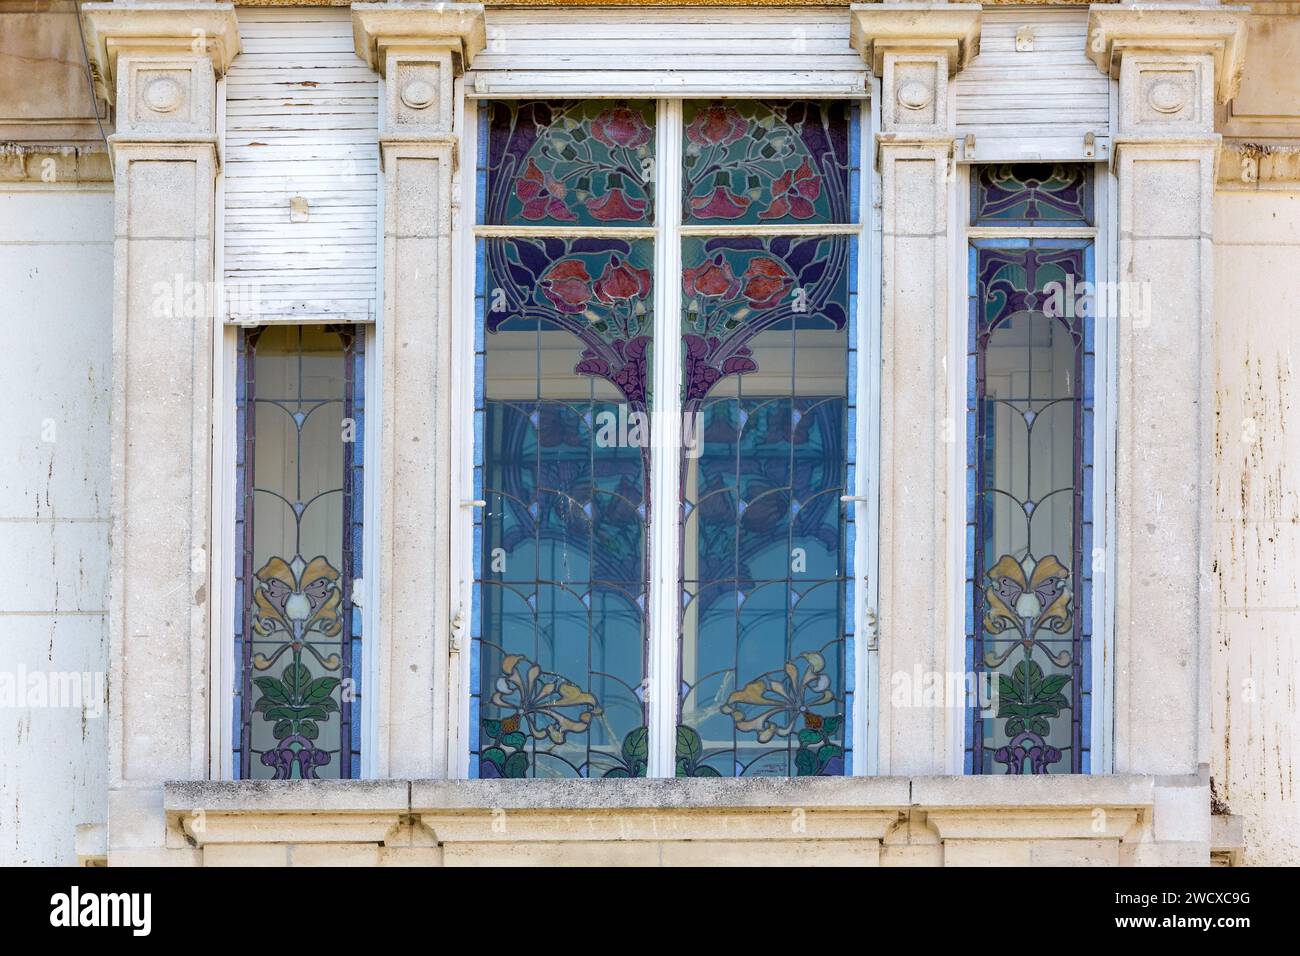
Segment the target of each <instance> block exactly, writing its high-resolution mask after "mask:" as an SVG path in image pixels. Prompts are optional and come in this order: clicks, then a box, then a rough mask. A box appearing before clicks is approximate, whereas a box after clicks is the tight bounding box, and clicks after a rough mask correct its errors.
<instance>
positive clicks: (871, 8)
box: [849, 3, 982, 76]
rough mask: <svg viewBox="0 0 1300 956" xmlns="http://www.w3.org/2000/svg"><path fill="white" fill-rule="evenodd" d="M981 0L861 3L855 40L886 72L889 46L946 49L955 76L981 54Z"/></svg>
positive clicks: (855, 12) (855, 13)
mask: <svg viewBox="0 0 1300 956" xmlns="http://www.w3.org/2000/svg"><path fill="white" fill-rule="evenodd" d="M981 9H982V8H981V7H980V5H979V4H978V3H889V4H881V3H855V4H853V5H852V6H851V7H849V15H850V16H851V17H852V18H853V20H852V24H851V26H850V28H849V31H850V32H849V42H851V43H852V44H853V48H854V49H855V50H857V51H858V52H859V53H861V54H862V57H863V59H865V60H866V61H867V63H868V64H870V66H871V72H872V73H874V74H875V75H876V76H880V75H881V67H882V63H883V60H884V54H885V51H886V50H898V49H906V50H922V49H929V50H942V51H943V52H944V53H946V54H947V57H948V72H949V74H950V75H951V74H953V73H956V72H958V71H959V70H961V69H962V68H963V67H965V66H966V64H967V63H969V62H970V61H971V59H972V58H973V57H974V56H975V55H976V54H977V53H979V46H980V13H981Z"/></svg>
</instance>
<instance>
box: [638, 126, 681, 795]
mask: <svg viewBox="0 0 1300 956" xmlns="http://www.w3.org/2000/svg"><path fill="white" fill-rule="evenodd" d="M657 127H658V133H657V136H658V142H657V144H656V146H657V148H656V151H655V152H656V165H657V168H656V170H655V182H656V189H655V194H656V197H655V198H656V201H655V209H656V215H657V217H658V221H657V223H656V226H657V229H658V241H657V242H656V244H655V321H654V351H653V353H652V354H653V376H654V377H653V381H654V389H653V394H652V399H651V408H650V413H651V426H650V437H651V449H652V455H651V469H652V473H651V481H650V496H651V497H650V513H649V520H650V527H649V533H650V569H651V570H650V581H649V590H650V627H649V631H648V639H649V649H648V653H649V660H648V669H647V670H648V675H649V684H648V695H649V708H648V709H649V720H650V754H649V761H648V764H649V766H648V770H647V774H648V775H649V776H651V777H671V776H674V774H675V749H676V738H677V710H678V703H677V654H678V650H677V644H678V627H677V621H678V591H679V590H680V588H679V585H678V577H679V574H678V560H679V555H678V550H679V549H678V543H679V542H678V536H679V534H680V531H679V523H680V520H681V517H680V510H681V509H680V507H679V506H678V503H679V502H680V501H681V489H680V488H679V487H678V483H679V480H680V479H679V474H680V468H679V457H680V456H679V455H678V449H679V448H680V447H681V424H682V412H681V362H680V361H679V355H678V353H679V351H680V349H679V348H678V344H677V343H678V339H679V337H680V330H681V294H680V293H679V292H678V288H679V283H680V281H681V280H680V275H681V195H680V193H681V147H682V104H681V101H680V100H661V101H660V103H659V120H658V123H657Z"/></svg>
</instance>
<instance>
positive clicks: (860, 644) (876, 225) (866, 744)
mask: <svg viewBox="0 0 1300 956" xmlns="http://www.w3.org/2000/svg"><path fill="white" fill-rule="evenodd" d="M878 94H879V84H878V83H876V82H874V81H872V86H871V92H870V95H869V96H868V95H867V92H866V91H864V92H863V94H862V95H861V96H856V97H852V98H853V99H857V100H859V101H860V102H861V114H860V115H861V120H860V122H859V127H858V134H859V136H860V137H861V143H860V148H861V152H860V156H861V161H860V165H861V170H860V175H861V177H862V179H861V182H860V193H859V195H860V196H861V200H860V213H859V221H858V222H857V223H856V224H847V227H846V225H830V226H824V227H823V226H816V227H809V226H803V227H789V226H786V227H784V228H783V227H781V226H758V227H743V234H745V235H749V234H773V235H775V234H789V233H791V232H801V233H804V234H809V233H816V234H826V235H851V236H853V237H854V238H855V239H856V240H857V242H858V275H857V277H856V281H857V288H858V312H857V314H856V315H855V316H854V317H853V321H856V322H857V323H858V352H857V359H858V370H857V371H858V376H857V380H858V393H857V396H856V403H857V409H858V414H857V435H856V441H857V448H858V457H857V472H856V474H857V487H856V488H854V489H853V497H854V498H855V499H857V500H855V501H853V502H849V503H846V504H845V507H853V508H856V509H857V513H856V515H855V528H856V534H855V538H854V542H855V552H854V568H855V582H854V602H855V615H854V626H855V628H856V633H855V634H854V635H853V636H852V637H851V638H850V640H853V641H854V644H855V648H854V663H855V673H854V706H855V707H856V708H857V710H856V712H855V714H854V718H855V719H854V722H853V726H854V735H853V741H852V746H853V751H854V755H855V759H854V760H853V775H854V776H867V775H871V774H874V773H876V772H877V744H876V738H877V733H876V731H877V697H878V694H877V689H878V685H879V675H878V649H877V646H876V642H875V631H874V617H875V615H874V610H873V609H874V608H875V606H876V587H877V574H876V567H877V562H878V558H879V553H878V535H877V533H876V529H877V528H878V519H879V460H880V456H879V418H880V391H879V389H880V377H879V367H880V361H879V355H880V294H879V293H880V263H879V256H878V255H877V254H876V251H877V250H878V249H879V241H880V240H879V230H880V216H879V200H878V198H877V197H878V196H879V183H878V175H877V174H876V172H875V169H874V165H875V164H874V163H873V162H872V161H871V160H872V157H873V156H874V153H875V138H876V133H877V132H878V131H879V128H880V122H879V109H878V104H879V95H878ZM538 95H544V94H542V93H539V94H538ZM822 95H823V96H824V95H825V94H822ZM609 96H610V94H609V92H608V91H606V92H604V93H603V94H602V92H601V87H600V85H599V83H598V82H596V81H595V78H593V83H592V86H591V88H590V89H589V90H587V91H583V92H578V91H570V90H567V89H566V90H565V91H564V98H566V99H568V98H578V99H583V98H586V99H602V98H604V99H608V98H609ZM810 96H812V97H816V96H817V94H813V93H810V92H809V91H808V90H807V89H804V88H793V89H792V88H791V87H789V86H788V85H783V83H782V79H781V75H780V74H779V73H774V74H773V76H772V77H771V80H770V82H769V84H768V85H766V86H764V87H763V88H761V89H753V90H750V91H748V93H747V94H746V98H753V97H760V98H763V99H801V98H802V99H806V98H809V97H810ZM492 98H503V99H518V98H519V97H518V95H517V94H515V93H514V92H513V91H512V92H511V93H509V94H503V95H501V96H500V97H492V96H485V95H483V94H481V93H479V92H477V91H471V90H469V89H467V88H466V84H465V82H464V80H463V79H461V80H458V81H457V90H456V103H457V128H458V129H460V130H461V131H462V132H461V136H460V143H461V150H460V162H459V164H458V172H457V182H456V183H455V185H454V189H455V190H456V195H457V197H458V200H457V202H456V203H455V204H454V207H455V210H456V217H457V218H456V222H455V223H454V226H453V228H454V230H455V237H454V244H455V249H456V251H457V255H458V256H459V258H460V262H459V267H458V268H457V270H456V272H455V277H456V281H457V283H458V288H457V289H456V290H455V307H454V312H453V328H452V350H453V355H454V358H453V361H452V363H451V366H452V376H453V381H452V393H453V395H454V396H455V399H454V400H455V401H456V403H457V404H456V407H455V411H454V413H453V415H452V421H453V427H454V428H455V429H456V431H455V432H454V433H453V435H452V442H451V446H452V455H453V460H452V471H453V476H454V477H453V482H454V485H453V488H452V503H453V512H454V513H453V516H452V542H451V543H452V555H453V562H452V564H453V568H455V569H456V574H455V576H454V578H453V581H452V588H453V600H452V606H453V607H454V608H456V610H455V611H453V615H454V617H458V618H459V619H460V620H461V621H462V622H467V621H468V619H469V615H470V608H471V607H472V600H473V587H474V579H475V576H476V567H475V563H474V557H475V556H474V553H473V525H474V509H475V508H476V507H478V505H477V503H476V502H475V501H474V500H473V487H474V486H473V461H474V457H473V450H474V449H473V442H474V432H473V426H472V422H473V416H472V414H471V413H472V411H473V407H474V388H475V381H474V378H475V376H474V337H475V327H474V323H475V314H474V293H475V288H476V283H477V275H476V274H475V268H476V260H477V257H476V255H475V244H476V241H477V240H478V239H479V238H480V237H484V236H488V235H505V234H509V235H526V234H529V233H530V232H531V233H538V232H540V233H542V234H555V232H556V230H555V229H548V228H542V229H540V230H538V229H537V228H533V229H531V230H530V229H529V228H528V227H510V228H508V229H507V228H501V227H480V226H479V225H478V224H477V223H476V222H475V210H476V209H477V196H476V188H477V185H476V183H477V175H476V171H477V167H478V162H479V157H478V156H477V144H478V104H479V102H480V100H487V99H492ZM525 98H533V97H525ZM621 98H623V99H653V100H655V101H656V102H657V123H656V137H657V138H656V155H655V183H656V186H657V188H656V190H655V193H656V196H655V199H656V202H655V210H656V217H657V222H656V225H655V227H654V230H653V238H654V242H655V270H654V273H655V274H654V283H655V285H654V295H655V324H654V338H655V341H657V342H665V341H668V342H673V341H677V340H678V339H679V337H680V335H681V296H680V294H679V292H678V290H679V289H680V278H681V240H682V238H683V237H684V236H685V235H687V234H691V233H695V234H698V233H699V232H700V231H704V232H708V233H709V234H722V233H725V231H726V229H725V228H724V229H722V230H719V229H718V228H717V227H713V226H710V227H702V228H701V229H698V230H697V229H692V228H691V227H686V229H685V230H683V227H682V226H681V223H680V216H681V199H680V195H679V192H680V176H681V169H680V162H681V140H682V132H683V124H682V102H683V100H684V99H704V98H709V97H708V94H705V93H700V94H697V93H695V92H694V91H692V92H691V93H689V94H685V95H683V96H681V97H674V98H664V97H663V94H662V92H661V93H659V94H658V96H656V95H654V94H647V95H643V96H633V95H626V94H624V95H621ZM738 228H739V227H738ZM561 231H563V230H561ZM640 231H641V232H644V231H645V230H640ZM590 232H591V233H592V234H597V233H599V234H601V235H615V236H624V237H626V236H627V235H630V234H631V233H633V232H638V230H631V231H630V232H629V231H628V230H618V229H608V228H607V229H603V230H596V229H592V230H590ZM661 351H662V350H661ZM665 354H671V355H673V357H674V359H675V358H676V351H675V350H673V351H672V352H671V353H665ZM652 374H653V376H654V393H655V394H656V395H674V396H676V395H679V394H680V389H681V368H680V362H679V361H676V360H674V361H662V360H661V361H657V362H656V363H655V364H654V368H653V370H652ZM680 430H681V416H680V412H679V413H678V414H676V415H673V414H667V415H665V414H652V417H651V443H652V447H654V448H658V449H665V448H678V447H680V441H681V435H680ZM654 461H655V463H656V465H655V467H654V468H653V471H652V476H651V500H653V501H676V500H678V489H677V487H676V485H677V471H678V469H677V467H676V458H675V457H670V456H667V455H659V456H657V457H656V458H655V459H654ZM664 513H665V512H663V511H661V512H660V514H659V515H658V516H657V517H652V519H651V523H650V526H649V532H650V539H651V560H650V569H649V579H650V581H649V584H650V587H649V592H650V601H649V619H650V621H651V622H652V623H651V628H652V630H651V632H650V633H649V634H648V636H647V638H648V640H649V641H650V653H649V655H648V667H647V671H648V672H647V674H646V677H647V678H648V680H649V684H648V686H649V687H650V688H651V693H650V694H649V727H650V757H649V767H648V769H647V776H649V777H660V778H663V777H672V776H674V774H675V753H674V748H675V740H676V727H677V715H678V710H679V706H680V704H679V701H678V699H677V696H678V695H677V693H676V691H675V689H676V687H677V654H678V638H677V636H676V627H675V624H674V623H673V622H676V621H677V619H678V610H677V600H678V595H679V592H680V587H679V585H678V581H677V577H678V559H679V554H678V540H677V538H678V525H677V521H676V520H668V521H665V520H662V516H663V514H664ZM672 513H673V514H675V512H672ZM456 630H457V632H458V634H457V638H458V639H457V641H456V642H455V643H454V645H453V648H452V661H451V667H450V669H449V670H450V688H449V691H450V692H449V694H448V701H449V707H450V711H451V712H450V713H449V715H448V728H449V737H450V740H449V747H450V760H449V761H448V766H449V774H450V775H451V776H452V777H456V778H461V779H465V778H468V777H469V775H470V763H469V762H470V757H471V755H470V733H469V731H470V728H469V703H470V696H471V694H472V693H473V688H472V686H471V680H470V675H471V666H472V661H471V659H470V652H471V646H470V640H469V629H468V627H466V626H461V627H458V628H456ZM662 687H668V688H672V689H673V691H672V692H670V693H655V692H654V689H656V688H662Z"/></svg>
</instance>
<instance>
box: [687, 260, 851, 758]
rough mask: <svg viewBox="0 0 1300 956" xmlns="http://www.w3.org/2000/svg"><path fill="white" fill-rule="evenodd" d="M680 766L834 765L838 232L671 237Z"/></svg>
mask: <svg viewBox="0 0 1300 956" xmlns="http://www.w3.org/2000/svg"><path fill="white" fill-rule="evenodd" d="M682 261H683V267H684V275H683V282H682V286H683V305H682V308H683V316H682V335H683V344H682V353H683V362H684V367H683V401H684V409H685V416H684V421H683V424H684V434H685V436H686V440H685V441H684V442H683V446H684V447H683V450H682V454H681V459H680V462H681V465H680V467H681V479H682V495H683V500H682V509H681V511H682V520H683V528H682V575H681V588H682V607H681V615H682V620H681V635H682V636H681V659H680V668H681V675H680V676H681V682H680V693H681V724H682V726H681V727H680V728H679V729H678V736H677V773H678V775H679V776H811V775H816V774H842V773H845V772H846V762H847V754H846V746H847V745H846V741H848V740H849V739H851V737H850V734H849V727H848V717H849V713H850V710H849V697H850V694H849V689H850V686H851V685H850V683H849V677H850V674H849V672H850V667H851V665H850V662H849V661H848V658H847V653H846V652H847V646H846V641H845V639H844V635H845V633H846V632H849V631H851V629H852V621H851V611H850V608H851V600H852V589H851V585H850V583H849V582H850V578H851V576H852V569H851V559H850V554H851V550H852V536H851V525H849V524H847V523H846V522H845V520H844V519H845V516H846V509H844V508H843V506H842V505H841V502H840V496H841V495H842V494H845V493H846V490H847V489H848V487H849V485H848V471H849V468H850V466H851V449H852V441H851V426H850V422H851V421H853V419H854V416H853V414H852V409H851V407H850V405H849V402H850V401H851V397H850V396H851V394H852V392H851V390H850V386H849V382H850V371H849V370H850V368H851V365H852V363H853V362H855V361H856V356H855V353H854V351H853V348H852V346H853V342H851V332H850V327H849V322H848V316H849V315H851V314H852V310H853V308H854V303H853V299H854V292H855V288H854V286H853V285H852V281H853V280H852V277H853V276H854V275H855V273H856V252H855V247H854V243H853V240H852V239H851V238H849V237H844V236H836V237H830V236H823V237H811V238H784V237H764V238H758V237H753V238H713V239H697V238H688V239H686V240H684V242H683V253H682Z"/></svg>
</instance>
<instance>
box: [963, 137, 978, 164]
mask: <svg viewBox="0 0 1300 956" xmlns="http://www.w3.org/2000/svg"><path fill="white" fill-rule="evenodd" d="M961 155H962V158H963V159H974V158H975V134H974V133H967V134H966V139H965V141H964V142H963V143H962V151H961Z"/></svg>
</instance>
